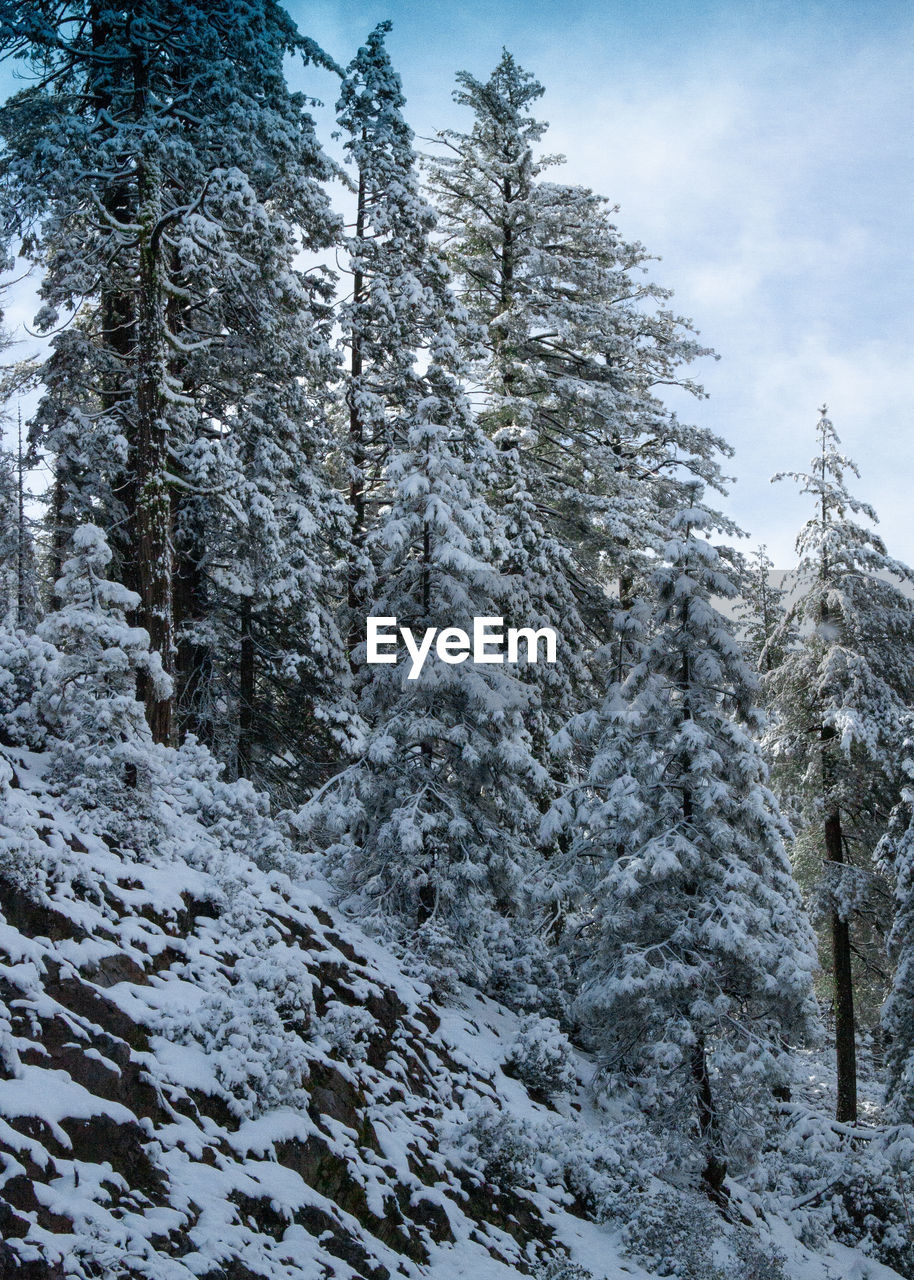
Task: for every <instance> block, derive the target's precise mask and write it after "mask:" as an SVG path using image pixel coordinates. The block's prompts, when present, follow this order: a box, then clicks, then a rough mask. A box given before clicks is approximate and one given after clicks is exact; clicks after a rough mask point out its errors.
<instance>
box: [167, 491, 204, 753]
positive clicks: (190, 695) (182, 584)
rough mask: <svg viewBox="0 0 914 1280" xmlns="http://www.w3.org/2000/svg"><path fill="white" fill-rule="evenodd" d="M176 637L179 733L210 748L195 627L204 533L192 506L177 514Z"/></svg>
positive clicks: (199, 616) (200, 643)
mask: <svg viewBox="0 0 914 1280" xmlns="http://www.w3.org/2000/svg"><path fill="white" fill-rule="evenodd" d="M176 516H177V519H176V523H177V525H178V528H179V535H178V536H177V537H176V540H175V541H176V548H175V556H176V564H175V635H176V637H177V652H176V654H175V669H176V675H177V690H176V698H177V714H178V721H179V728H180V730H181V732H182V733H192V734H193V735H194V737H195V738H197V739H198V740H199V741H200V742H205V743H207V744H209V745H212V740H213V732H212V729H213V726H212V722H211V719H210V717H209V715H208V714H207V709H206V700H207V696H208V690H209V687H210V684H211V679H212V653H211V651H210V646H209V645H208V644H207V643H206V642H205V641H204V640H203V639H202V638H201V637H200V635H199V634H198V632H197V628H198V627H199V626H200V624H201V623H202V622H203V620H204V619H205V617H206V606H207V595H206V580H205V578H204V575H203V572H202V570H201V568H200V564H201V560H202V556H203V533H202V530H201V529H200V528H199V524H200V521H199V518H198V514H197V512H196V511H195V510H194V508H193V504H192V503H188V504H187V505H184V504H183V503H179V504H178V507H177V512H176Z"/></svg>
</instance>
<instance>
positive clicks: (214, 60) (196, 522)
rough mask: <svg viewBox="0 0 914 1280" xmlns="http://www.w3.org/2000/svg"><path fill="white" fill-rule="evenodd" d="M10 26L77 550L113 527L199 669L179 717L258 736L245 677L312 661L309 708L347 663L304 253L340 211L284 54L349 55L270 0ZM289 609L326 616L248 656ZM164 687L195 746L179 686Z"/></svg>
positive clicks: (54, 442) (325, 239) (12, 120)
mask: <svg viewBox="0 0 914 1280" xmlns="http://www.w3.org/2000/svg"><path fill="white" fill-rule="evenodd" d="M0 43H2V47H3V49H4V51H5V52H6V53H7V54H13V55H16V56H20V57H22V58H25V59H27V60H29V61H30V62H31V65H32V66H33V68H34V69H35V73H36V77H37V78H36V82H35V83H34V84H33V85H32V86H31V87H29V88H27V89H26V90H24V91H23V92H22V93H20V94H18V95H16V96H14V97H13V98H12V99H11V100H10V101H9V102H8V103H7V104H6V106H5V107H4V108H3V112H2V119H0V128H2V132H3V134H4V136H5V138H6V141H7V156H6V159H5V163H4V170H3V181H2V200H3V210H2V222H3V233H4V237H5V239H6V240H7V241H11V242H12V241H19V244H18V247H19V248H21V250H22V252H23V253H24V254H25V256H27V257H28V258H30V259H31V260H33V261H35V262H37V263H38V264H40V265H41V267H42V268H43V271H44V278H43V283H42V294H43V298H44V303H45V305H44V307H43V308H42V311H41V312H40V314H39V324H40V325H41V326H42V327H43V328H44V329H46V330H48V331H51V330H53V329H54V328H55V326H56V325H57V324H58V321H59V320H60V317H61V313H69V314H72V313H73V312H75V311H78V314H77V315H76V317H75V319H73V320H72V323H69V324H65V325H63V326H62V328H61V329H60V331H59V332H58V333H57V334H56V336H55V337H54V338H53V343H52V345H53V348H54V349H53V353H52V355H51V357H50V359H49V360H48V362H47V363H46V366H45V369H44V374H43V376H44V381H45V384H46V388H47V394H46V395H45V398H44V401H43V404H42V406H41V407H40V410H39V413H38V415H37V419H36V426H35V429H36V432H37V437H38V442H39V443H41V444H42V445H43V447H44V448H46V449H48V450H49V451H50V452H51V453H52V454H53V456H54V460H55V469H56V475H55V491H54V502H53V505H54V511H55V522H56V524H57V527H58V535H57V536H58V548H59V549H60V548H62V547H63V545H64V542H65V540H66V537H67V535H68V533H69V532H70V531H71V530H72V529H73V528H74V527H75V525H77V524H78V523H79V522H82V521H96V522H100V523H101V524H102V525H103V526H104V528H105V529H106V531H107V532H108V534H109V535H110V539H111V542H112V544H113V549H114V550H115V551H116V553H117V571H118V573H119V574H120V576H121V577H122V578H123V579H124V581H125V582H126V584H127V586H128V587H130V588H131V589H133V588H135V589H136V591H137V592H138V594H139V595H140V597H141V602H140V606H139V614H138V617H139V620H140V621H141V622H142V623H143V624H144V626H145V627H146V629H147V630H148V631H149V633H150V636H151V639H152V644H153V647H154V648H155V649H156V650H158V651H159V652H160V653H161V654H162V660H163V662H164V664H165V666H166V668H167V669H168V670H169V671H170V672H172V673H174V674H176V675H177V676H178V680H177V682H176V683H177V687H178V693H179V695H180V698H181V707H180V708H179V710H180V713H181V719H182V720H183V722H184V723H185V724H187V725H188V726H189V727H191V728H194V729H197V730H198V731H199V730H200V729H205V727H206V725H205V721H206V716H205V708H206V704H207V700H208V699H209V701H210V703H211V702H212V701H213V699H220V700H221V706H220V708H219V710H220V712H221V715H222V717H223V718H224V717H225V713H226V707H227V706H229V707H232V706H233V707H234V708H235V720H236V724H235V732H234V734H233V735H232V749H234V747H235V744H236V740H238V739H241V741H240V742H238V743H237V745H238V750H239V751H240V753H241V754H242V756H247V757H250V753H251V750H252V744H251V742H250V740H249V739H250V733H248V734H247V737H246V734H245V731H244V726H243V725H242V724H241V721H242V719H243V716H242V711H241V710H240V708H241V709H243V708H244V706H245V698H244V696H242V695H241V694H240V691H239V686H240V685H241V684H244V685H245V686H246V688H247V689H248V693H249V696H250V697H251V698H254V699H256V698H257V697H258V694H259V690H260V688H261V687H262V684H263V683H264V682H266V681H267V680H268V678H272V679H274V680H276V679H278V678H280V675H279V673H281V672H283V673H285V674H286V675H288V673H289V672H293V673H294V675H293V677H292V679H291V681H290V686H289V688H288V689H286V690H285V696H286V698H287V700H288V699H293V700H294V699H298V701H297V711H298V712H299V713H301V712H302V711H304V710H305V705H304V704H305V701H306V698H305V696H304V695H303V694H302V688H301V686H302V685H304V688H305V689H306V690H307V693H308V695H314V697H313V701H314V702H315V703H317V704H320V703H321V702H322V701H323V702H326V701H328V695H327V688H329V687H330V686H332V685H333V683H334V680H335V678H336V677H338V676H339V675H340V671H339V658H340V656H341V655H339V654H334V653H333V650H334V648H337V649H338V648H339V646H338V644H337V643H336V642H335V640H334V638H333V635H332V632H331V631H330V629H329V627H328V622H329V615H328V614H327V611H326V601H325V600H324V599H323V598H322V597H323V596H325V595H326V594H327V590H328V584H325V583H324V582H323V581H322V575H321V572H320V571H319V568H318V561H319V559H320V557H318V556H317V555H316V552H315V548H316V545H317V544H318V543H319V542H320V541H321V538H322V536H323V533H324V531H325V530H327V529H328V528H329V530H330V531H331V532H332V531H333V530H334V528H335V524H336V522H335V520H334V518H333V516H332V515H330V516H329V517H327V516H326V514H325V513H326V511H327V510H329V508H330V505H331V503H330V495H329V492H328V491H327V486H326V484H324V483H323V482H322V479H321V476H320V465H319V464H320V462H321V460H322V458H323V456H324V454H325V453H326V452H327V448H328V440H327V434H326V430H325V427H324V424H323V412H322V405H321V403H320V399H321V394H322V389H323V388H324V387H325V385H326V383H327V381H328V378H329V377H330V376H331V375H332V371H333V367H334V366H333V360H332V356H331V350H330V346H329V342H328V338H329V324H330V316H329V312H328V308H327V301H328V291H329V285H328V283H327V281H326V279H325V278H323V277H322V276H321V273H319V272H311V273H307V272H304V271H302V270H300V269H299V268H298V267H297V266H296V257H297V255H298V253H299V251H300V250H301V249H302V248H306V249H319V248H321V247H324V246H327V245H328V244H329V243H330V241H331V240H332V237H333V234H334V229H335V223H334V219H333V218H332V217H331V216H330V214H329V211H328V204H327V199H326V195H325V194H324V192H323V191H322V189H321V186H320V183H321V181H322V180H323V179H325V178H326V177H327V176H328V174H329V167H328V164H327V162H326V160H325V159H324V157H323V156H322V154H321V152H320V149H319V147H318V144H317V142H316V139H315V135H314V129H313V123H312V120H311V118H310V116H309V115H308V113H307V111H306V105H307V104H306V102H305V99H304V98H303V97H302V95H300V94H293V93H290V92H289V90H288V87H287V85H286V82H285V78H284V73H283V60H284V58H285V56H286V55H287V54H295V55H300V56H301V57H303V58H304V59H305V61H306V62H315V63H321V64H323V65H325V66H332V64H330V63H329V60H328V59H327V58H326V56H325V55H324V54H322V52H321V51H320V50H319V49H318V48H317V47H316V46H315V45H314V44H313V42H311V41H309V40H307V39H305V38H304V37H302V36H301V35H300V34H299V33H298V32H297V30H296V29H295V27H294V25H293V24H292V22H291V20H290V19H289V18H288V16H287V15H286V14H285V13H284V12H283V11H282V10H281V9H280V8H279V7H278V6H276V5H275V4H273V3H271V2H270V0H255V2H254V3H251V4H246V5H244V6H242V7H240V8H239V7H238V6H237V5H234V4H230V3H228V2H227V0H219V2H218V3H214V4H190V5H189V4H186V3H183V0H181V2H180V3H179V2H178V0H143V3H140V4H134V5H131V6H129V7H128V8H127V9H121V10H117V9H111V8H105V7H104V6H99V5H97V4H95V3H93V2H90V0H79V3H77V5H76V6H75V8H74V7H73V6H70V8H69V9H68V10H67V12H66V14H64V13H63V11H62V10H58V9H57V8H54V9H53V10H52V12H50V13H48V10H47V6H46V5H44V4H41V3H37V2H36V3H24V4H10V3H6V4H3V5H2V6H0ZM67 318H69V316H68V317H67ZM322 508H323V509H324V519H323V520H322ZM252 544H253V545H252ZM226 548H228V549H229V550H230V551H231V552H232V555H231V563H227V557H226V554H225V553H226ZM235 548H237V551H238V557H237V558H236V557H235V555H234V549H235ZM58 554H62V552H61V551H60V550H59V551H58ZM217 578H218V581H216V579H217ZM201 601H203V602H204V607H203V609H202V610H201V607H200V602H201ZM211 610H213V611H216V612H217V613H218V615H219V616H218V617H217V618H210V617H209V616H203V614H206V615H209V613H210V611H211ZM268 611H272V612H274V613H276V612H278V613H280V614H281V615H282V619H283V623H284V624H285V625H286V629H287V631H289V632H291V630H292V623H291V621H290V619H289V616H288V614H289V613H295V614H296V623H298V622H301V621H302V620H303V619H304V620H306V622H307V623H308V625H307V627H306V634H305V635H303V636H302V640H301V644H300V647H299V648H298V649H297V650H296V651H295V652H294V653H292V654H291V655H290V653H289V651H288V646H287V645H286V644H283V645H282V646H280V647H281V649H282V652H281V654H274V653H271V652H269V651H268V652H267V653H266V656H265V658H264V667H265V668H266V670H265V672H264V673H263V681H260V680H259V675H258V672H256V671H255V673H254V676H253V679H251V676H250V671H249V670H244V671H242V672H237V671H236V670H235V667H236V665H237V662H236V658H235V657H234V655H235V654H236V653H237V650H238V648H239V639H240V636H239V632H244V630H245V627H247V628H248V630H251V628H252V627H253V628H254V629H255V630H257V621H258V619H259V618H260V617H261V616H262V615H264V614H265V613H266V612H268ZM230 616H231V617H232V618H233V620H234V624H235V626H234V630H230V627H229V617H230ZM252 620H253V621H252ZM317 632H319V633H320V635H319V639H318V640H316V641H315V643H314V653H313V658H311V657H310V656H309V653H308V641H310V640H314V638H315V633H317ZM213 637H215V639H216V641H217V642H218V644H219V645H220V646H221V650H220V651H219V652H216V653H212V652H209V653H208V652H206V646H207V643H208V642H209V641H211V640H212V639H213ZM262 639H263V629H262V628H260V629H259V632H258V634H257V635H255V637H254V645H253V649H252V647H251V646H250V645H248V646H247V649H246V652H247V653H249V654H250V653H251V652H254V653H256V654H261V653H263V652H264V649H267V650H269V646H265V645H262V644H260V643H258V642H259V641H261V640H262ZM303 668H308V675H307V679H303V677H302V672H303ZM230 670H231V675H228V674H227V673H228V672H229V671H230ZM322 671H323V672H324V673H325V676H326V687H325V688H324V689H323V690H321V689H320V688H317V689H315V688H313V687H311V686H314V685H316V686H320V685H321V674H320V673H321V672H322ZM211 672H216V673H217V675H219V676H220V677H221V681H222V685H221V688H218V689H216V690H215V691H214V692H208V691H207V689H206V687H205V686H206V684H207V681H208V680H209V678H210V673H211ZM226 683H228V684H230V685H232V686H233V687H232V688H231V689H230V691H229V696H228V698H227V697H226V693H225V684H226ZM201 686H202V687H201ZM148 701H149V708H148V710H149V715H150V720H151V723H152V725H153V730H154V733H155V736H156V738H157V739H159V740H160V741H163V742H169V741H173V740H174V738H175V734H176V731H177V725H176V719H175V712H176V709H175V702H174V697H172V696H170V697H169V698H167V699H164V700H159V701H156V700H155V699H154V698H153V697H152V696H151V691H150V698H149V700H148ZM320 714H321V710H320V708H319V707H318V708H317V709H316V710H315V718H316V719H318V718H320ZM264 718H266V719H269V716H267V717H261V719H264ZM273 745H274V746H275V745H276V744H273Z"/></svg>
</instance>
